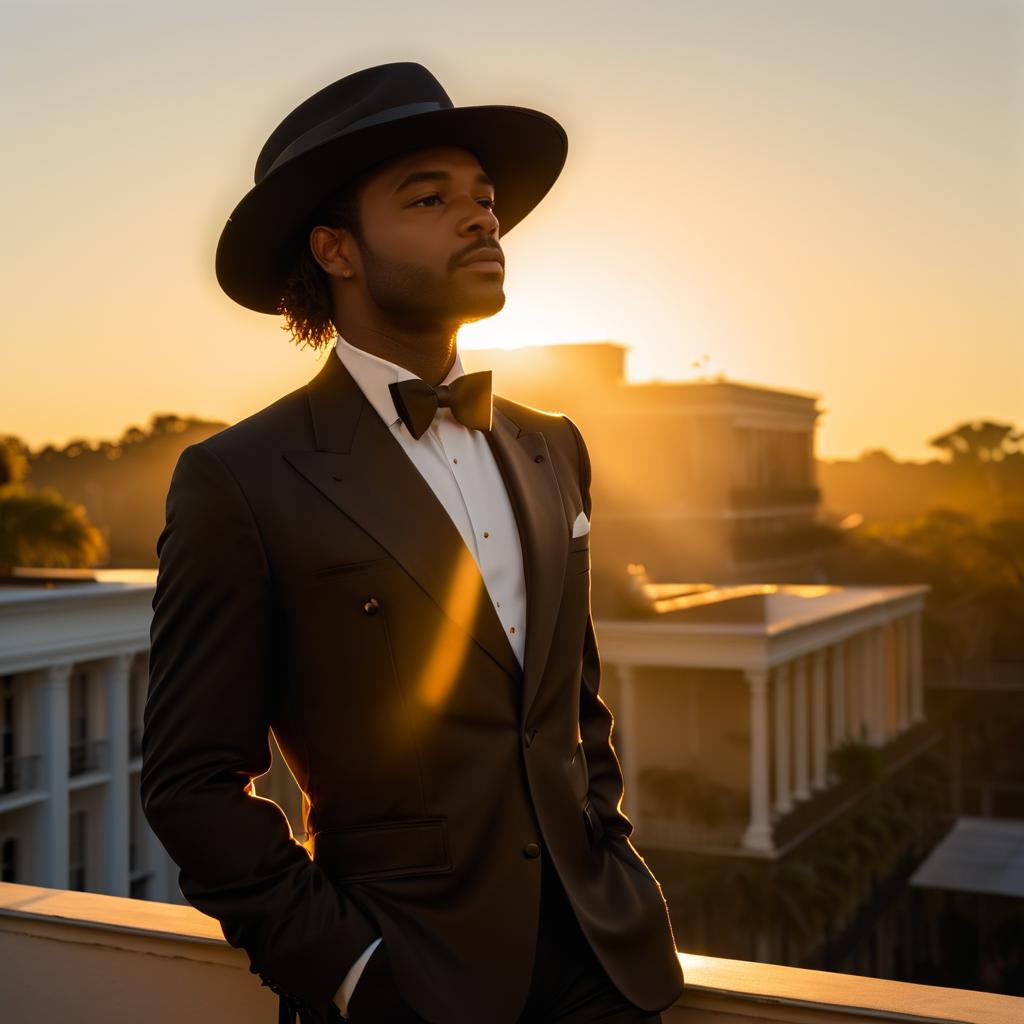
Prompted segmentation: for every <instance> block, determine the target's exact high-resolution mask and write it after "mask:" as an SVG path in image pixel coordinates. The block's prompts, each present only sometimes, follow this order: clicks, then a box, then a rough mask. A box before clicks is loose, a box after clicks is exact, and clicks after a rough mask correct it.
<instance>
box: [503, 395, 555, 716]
mask: <svg viewBox="0 0 1024 1024" xmlns="http://www.w3.org/2000/svg"><path fill="white" fill-rule="evenodd" d="M487 440H488V442H489V444H490V446H491V451H492V452H494V456H495V459H496V460H497V463H498V467H499V469H500V470H501V474H502V476H503V477H504V479H505V487H506V489H507V490H508V495H509V499H510V500H511V502H512V508H513V511H514V512H515V517H516V522H517V524H518V526H519V536H520V539H521V543H522V548H523V559H524V562H525V566H524V568H525V574H526V655H525V664H524V666H523V694H522V721H523V722H525V721H526V716H527V714H528V713H529V710H530V706H531V705H532V703H533V700H534V697H536V695H537V691H538V689H539V688H540V683H541V680H542V678H543V675H544V667H545V665H546V664H547V660H548V652H549V650H550V649H551V639H552V634H553V632H554V628H555V620H556V619H557V618H558V611H559V607H560V606H561V601H562V592H563V585H564V582H565V564H566V558H567V554H566V543H565V541H566V537H565V534H566V530H567V526H566V517H565V510H564V506H563V504H562V497H561V492H560V490H559V487H558V481H557V479H556V478H555V470H554V466H553V464H552V461H551V455H550V453H549V452H548V445H547V441H546V439H545V437H544V434H543V433H542V432H541V431H539V430H536V431H527V432H523V431H522V430H520V428H519V426H518V425H517V424H516V423H515V422H514V421H513V420H512V419H511V418H510V417H509V416H507V415H506V414H505V413H504V412H503V411H502V410H501V409H500V407H499V405H498V402H497V401H496V402H495V405H494V415H493V429H492V430H491V431H490V433H489V434H488V435H487Z"/></svg>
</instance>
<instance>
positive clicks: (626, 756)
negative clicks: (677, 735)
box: [615, 664, 640, 818]
mask: <svg viewBox="0 0 1024 1024" xmlns="http://www.w3.org/2000/svg"><path fill="white" fill-rule="evenodd" d="M615 672H616V675H617V676H618V680H619V702H618V704H617V706H616V713H615V753H616V756H617V757H618V759H619V765H620V767H621V768H622V788H623V792H624V796H623V798H622V803H623V805H624V806H623V810H624V811H625V813H626V815H627V816H628V817H630V818H635V817H637V816H638V814H639V810H640V794H639V792H638V791H637V788H636V786H637V778H636V776H637V760H636V734H637V733H636V720H637V699H636V686H637V680H636V672H635V671H634V669H633V666H632V665H623V664H616V666H615ZM620 709H621V710H620ZM623 719H625V729H623V728H622V722H623ZM620 743H621V744H622V746H621V747H620V746H619V744H620ZM627 808H628V810H627Z"/></svg>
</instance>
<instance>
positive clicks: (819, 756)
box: [811, 648, 828, 789]
mask: <svg viewBox="0 0 1024 1024" xmlns="http://www.w3.org/2000/svg"><path fill="white" fill-rule="evenodd" d="M811 664H812V666H813V668H812V671H813V673H814V675H813V680H814V682H813V690H812V693H813V702H814V704H813V706H814V711H813V717H814V745H813V749H814V778H813V780H812V784H813V786H814V788H815V789H824V788H825V787H826V786H827V785H828V709H827V707H826V703H827V696H828V695H827V692H826V690H825V650H824V648H822V649H821V650H817V651H815V652H814V654H813V655H812V662H811Z"/></svg>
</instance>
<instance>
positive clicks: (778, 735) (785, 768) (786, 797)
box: [772, 663, 793, 814]
mask: <svg viewBox="0 0 1024 1024" xmlns="http://www.w3.org/2000/svg"><path fill="white" fill-rule="evenodd" d="M772 681H773V682H772V688H773V689H774V691H775V702H774V703H775V730H774V731H775V735H774V737H773V739H774V741H775V809H776V810H777V811H778V812H779V813H780V814H786V813H787V812H789V811H791V810H792V809H793V801H792V799H791V798H790V770H791V769H790V744H791V743H792V738H791V736H790V728H789V665H788V663H787V664H784V665H779V666H777V667H776V668H775V669H773V670H772Z"/></svg>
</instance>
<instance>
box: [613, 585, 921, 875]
mask: <svg viewBox="0 0 1024 1024" xmlns="http://www.w3.org/2000/svg"><path fill="white" fill-rule="evenodd" d="M634 570H635V572H634V576H635V582H636V583H637V586H638V588H639V589H640V591H641V592H642V593H643V595H644V599H645V601H646V602H648V603H649V606H650V615H649V616H648V617H647V618H641V619H630V620H613V619H607V618H606V619H601V620H599V621H598V623H597V625H596V627H595V628H596V633H597V639H598V644H599V648H600V653H601V662H602V668H603V673H602V675H603V679H602V682H601V694H602V697H603V698H604V700H605V701H606V703H608V704H609V705H610V706H611V707H612V709H613V712H614V715H615V725H614V732H613V735H612V741H613V743H614V744H615V747H616V751H617V753H618V755H619V758H620V760H621V763H622V771H623V776H624V780H625V797H624V799H623V806H624V810H625V811H626V813H627V814H628V815H629V816H630V817H631V818H632V819H633V821H634V826H635V838H636V840H637V841H638V842H639V843H640V845H641V846H645V847H664V848H667V849H676V850H703V851H705V852H718V853H729V852H741V853H746V854H750V855H754V856H769V857H771V856H779V855H780V854H782V853H784V852H785V851H786V850H787V849H789V848H791V847H792V846H793V845H795V844H796V843H798V842H799V841H800V840H801V839H802V838H803V837H804V836H806V835H807V834H809V832H812V831H814V830H815V829H816V828H817V827H819V826H820V825H821V824H823V823H824V822H825V821H826V820H827V819H828V818H829V817H831V816H833V815H834V814H835V813H837V812H838V811H839V810H841V809H842V807H841V802H840V801H837V800H836V799H834V796H833V794H831V793H830V792H829V791H830V790H833V787H834V786H835V785H836V783H837V781H838V779H837V778H836V775H835V773H834V772H833V771H831V770H830V767H829V755H830V754H831V753H832V752H833V751H835V750H837V749H838V748H839V747H841V746H843V745H845V744H847V743H849V742H859V743H862V744H864V745H866V746H868V747H873V748H875V749H877V750H878V751H879V756H880V757H881V758H882V760H883V763H884V764H886V765H887V766H888V767H890V768H891V767H898V766H899V765H900V764H902V763H906V761H907V760H908V759H910V758H912V757H914V756H916V755H917V754H918V753H920V752H922V751H923V750H924V749H926V748H927V747H930V746H931V745H932V744H933V743H934V742H936V740H937V738H938V737H937V735H936V734H935V733H934V730H932V729H930V728H927V727H926V725H925V714H924V680H923V675H922V657H921V648H922V643H921V640H922V637H921V623H922V615H923V610H924V603H925V597H926V594H927V591H928V587H927V586H924V585H909V586H823V585H822V586H819V585H795V584H742V585H737V586H730V587H718V586H714V585H712V584H689V585H686V584H671V583H651V582H650V581H648V580H647V579H646V575H645V574H644V572H643V567H642V566H639V565H638V566H634ZM652 769H653V770H654V772H661V773H666V772H668V773H671V772H677V773H679V772H689V771H692V772H694V773H695V776H694V777H696V776H699V777H700V779H701V780H703V781H704V782H705V783H707V784H710V785H711V786H712V787H715V788H716V790H717V791H718V792H720V793H725V794H731V795H732V796H733V797H734V798H735V800H734V802H735V803H736V804H737V805H738V807H737V808H736V813H733V814H730V815H728V818H729V820H727V821H723V822H722V823H721V825H720V826H718V827H716V828H711V829H709V828H701V827H699V826H695V825H694V824H692V823H686V822H684V821H681V820H679V818H678V817H676V818H673V817H672V816H669V815H666V814H664V813H663V812H659V810H658V808H657V807H656V806H655V804H656V801H652V800H651V799H650V790H651V786H650V785H647V786H645V785H644V775H645V773H648V775H647V777H648V778H650V777H651V775H650V774H649V773H650V772H651V770H652ZM688 778H689V776H688ZM686 784H687V783H684V785H686ZM697 784H698V783H697V782H694V785H697Z"/></svg>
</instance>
